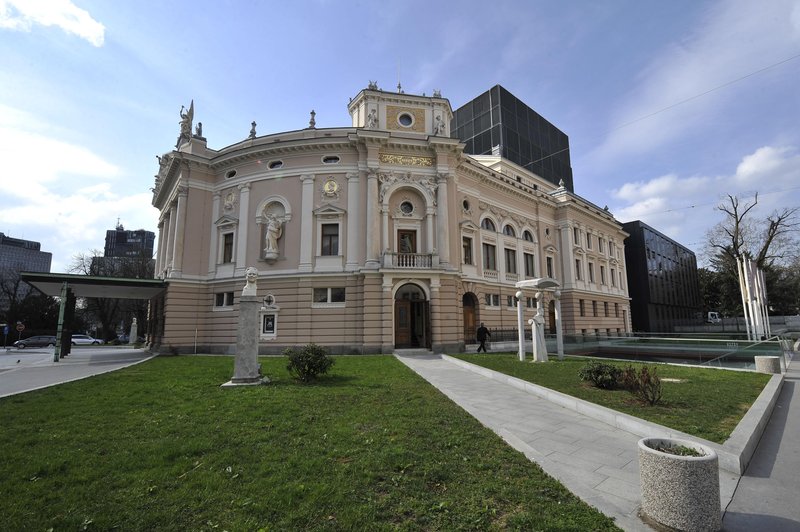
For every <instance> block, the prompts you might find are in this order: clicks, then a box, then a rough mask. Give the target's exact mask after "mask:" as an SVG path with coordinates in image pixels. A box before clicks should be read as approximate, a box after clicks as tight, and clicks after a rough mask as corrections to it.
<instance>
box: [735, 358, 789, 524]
mask: <svg viewBox="0 0 800 532" xmlns="http://www.w3.org/2000/svg"><path fill="white" fill-rule="evenodd" d="M722 525H723V528H724V529H725V530H726V531H739V530H747V531H751V530H769V531H770V532H777V531H797V530H800V362H798V361H794V362H793V363H790V364H789V367H788V368H787V371H786V374H785V375H784V381H783V388H782V389H781V394H780V395H779V396H778V401H777V403H776V404H775V409H774V410H773V411H772V417H771V418H770V420H769V423H768V424H767V427H766V429H765V430H764V434H763V435H762V436H761V441H760V442H759V444H758V447H757V448H756V451H755V454H754V455H753V459H752V460H751V462H750V464H749V465H748V467H747V470H746V471H745V473H744V475H743V476H742V478H741V481H740V482H739V487H738V488H737V489H736V493H735V494H734V496H733V501H732V502H731V504H730V505H729V506H728V511H727V512H726V513H725V516H724V518H723V520H722Z"/></svg>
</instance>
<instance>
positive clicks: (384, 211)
mask: <svg viewBox="0 0 800 532" xmlns="http://www.w3.org/2000/svg"><path fill="white" fill-rule="evenodd" d="M390 247H391V246H390V245H389V206H388V205H381V247H380V249H379V250H378V256H379V257H380V255H381V253H383V251H384V250H387V249H389V248H390ZM395 251H399V250H395ZM383 259H384V261H388V260H389V255H385V256H384V258H383ZM384 266H391V263H389V264H384Z"/></svg>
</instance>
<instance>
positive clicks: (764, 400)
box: [442, 355, 783, 475]
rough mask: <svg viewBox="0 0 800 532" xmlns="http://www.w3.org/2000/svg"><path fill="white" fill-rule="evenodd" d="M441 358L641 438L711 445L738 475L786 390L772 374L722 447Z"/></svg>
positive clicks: (780, 377)
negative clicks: (674, 439) (677, 439)
mask: <svg viewBox="0 0 800 532" xmlns="http://www.w3.org/2000/svg"><path fill="white" fill-rule="evenodd" d="M442 359H443V360H446V361H448V362H450V363H452V364H455V365H456V366H459V367H461V368H463V369H466V370H468V371H471V372H473V373H477V374H478V375H482V376H484V377H486V378H489V379H492V380H496V381H498V382H502V383H504V384H508V385H510V386H513V387H514V388H517V389H519V390H521V391H523V392H526V393H529V394H531V395H535V396H537V397H540V398H542V399H544V400H546V401H550V402H552V403H554V404H557V405H559V406H562V407H564V408H568V409H570V410H573V411H575V412H578V413H581V414H583V415H585V416H588V417H591V418H593V419H596V420H598V421H602V422H603V423H606V424H608V425H611V426H612V427H616V428H618V429H622V430H625V431H627V432H630V433H632V434H636V435H638V436H641V437H642V438H645V437H656V438H679V439H686V440H690V441H695V442H697V443H701V444H703V445H708V446H709V447H711V448H713V449H714V451H716V453H717V455H718V456H719V466H720V468H721V469H724V470H726V471H729V472H731V473H735V474H737V475H742V474H743V473H744V470H745V468H746V467H747V464H749V463H750V459H751V458H752V457H753V453H754V452H755V449H756V446H757V445H758V441H759V440H760V439H761V435H762V434H763V432H764V429H765V428H766V426H767V422H769V418H770V416H771V415H772V410H773V408H774V407H775V402H776V401H777V400H778V396H779V395H780V392H781V388H783V375H782V374H780V375H773V376H772V378H771V379H770V381H769V382H768V383H767V385H766V386H765V387H764V389H763V390H762V391H761V394H759V396H758V398H757V399H756V400H755V402H754V403H753V405H752V406H751V407H750V410H748V411H747V414H745V416H744V417H743V418H742V420H741V421H740V422H739V424H738V425H737V426H736V428H735V429H734V431H733V432H732V433H731V436H730V438H728V440H727V441H726V442H725V443H724V444H722V445H720V444H718V443H714V442H710V441H707V440H704V439H702V438H698V437H696V436H692V435H691V434H686V433H683V432H681V431H678V430H674V429H671V428H669V427H665V426H663V425H659V424H657V423H651V422H650V421H645V420H643V419H639V418H637V417H634V416H631V415H629V414H623V413H621V412H617V411H616V410H612V409H610V408H606V407H604V406H599V405H596V404H594V403H590V402H588V401H584V400H582V399H578V398H575V397H572V396H571V395H567V394H564V393H561V392H557V391H555V390H551V389H549V388H545V387H543V386H539V385H537V384H533V383H530V382H527V381H524V380H522V379H518V378H517V377H511V376H509V375H506V374H504V373H500V372H498V371H494V370H491V369H487V368H484V367H481V366H477V365H475V364H471V363H469V362H465V361H463V360H459V359H457V358H454V357H451V356H449V355H442Z"/></svg>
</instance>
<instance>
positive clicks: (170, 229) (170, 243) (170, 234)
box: [164, 205, 177, 277]
mask: <svg viewBox="0 0 800 532" xmlns="http://www.w3.org/2000/svg"><path fill="white" fill-rule="evenodd" d="M175 210H176V206H175V205H172V206H170V208H169V226H167V247H166V249H165V251H164V277H169V273H170V271H171V270H172V261H173V253H174V248H175V220H176V219H177V216H176V214H175Z"/></svg>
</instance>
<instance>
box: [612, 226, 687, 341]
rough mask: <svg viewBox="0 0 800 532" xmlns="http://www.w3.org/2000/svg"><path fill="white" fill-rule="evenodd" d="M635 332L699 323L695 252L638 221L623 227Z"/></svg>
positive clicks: (655, 330)
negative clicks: (625, 234)
mask: <svg viewBox="0 0 800 532" xmlns="http://www.w3.org/2000/svg"><path fill="white" fill-rule="evenodd" d="M622 229H623V230H624V231H625V232H626V233H628V234H629V235H630V236H629V237H628V238H626V239H625V264H626V266H627V272H628V292H629V294H630V297H631V322H632V326H633V330H634V331H641V332H673V327H674V326H676V325H693V324H696V323H697V322H698V321H700V320H702V299H701V297H700V285H699V283H698V279H697V258H696V257H695V255H694V252H693V251H692V250H690V249H688V248H686V247H684V246H682V245H680V244H679V243H677V242H675V241H674V240H672V239H671V238H669V237H667V236H665V235H663V234H662V233H660V232H658V231H656V230H655V229H653V228H652V227H650V226H649V225H647V224H646V223H644V222H642V221H641V220H635V221H632V222H627V223H624V224H622Z"/></svg>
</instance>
